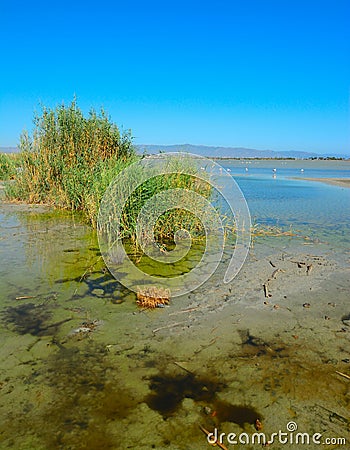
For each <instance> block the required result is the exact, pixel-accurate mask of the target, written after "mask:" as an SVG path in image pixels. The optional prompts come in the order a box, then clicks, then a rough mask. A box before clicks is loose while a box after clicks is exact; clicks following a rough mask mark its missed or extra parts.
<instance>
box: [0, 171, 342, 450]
mask: <svg viewBox="0 0 350 450" xmlns="http://www.w3.org/2000/svg"><path fill="white" fill-rule="evenodd" d="M287 163H288V164H289V162H287ZM306 163H308V164H309V162H303V165H304V169H305V172H306V169H307V170H308V171H311V170H314V171H315V172H314V173H316V172H317V175H315V176H317V177H320V176H321V175H320V172H319V171H320V170H323V172H322V173H323V175H324V176H325V177H330V176H336V177H338V178H339V177H340V176H344V177H348V176H349V173H348V172H347V171H344V168H341V165H340V166H337V165H336V164H335V165H332V168H331V169H330V172H327V174H326V173H325V170H326V169H325V168H324V166H322V167H321V168H320V167H318V164H319V163H318V162H315V164H316V166H315V167H313V166H311V165H309V166H306ZM235 164H236V163H233V164H232V166H231V170H232V172H233V171H234V170H233V169H234V167H235ZM262 164H263V166H264V167H263V168H262V169H261V172H259V170H258V169H257V172H258V173H255V174H254V175H253V174H249V176H246V175H245V174H243V176H242V177H237V182H238V183H239V185H240V187H241V189H242V191H243V192H244V194H245V195H246V197H247V201H248V204H249V207H250V209H251V211H252V215H253V217H255V218H256V220H257V221H259V222H261V223H265V224H271V225H278V226H282V227H287V228H288V227H289V226H290V225H292V226H293V228H295V227H296V228H298V229H300V230H301V235H306V234H307V235H309V236H310V235H311V236H312V239H313V240H312V241H310V240H305V239H303V238H289V237H286V238H274V237H269V238H264V239H258V240H257V241H256V242H255V246H254V248H253V249H252V251H251V253H250V255H249V258H248V260H247V263H246V265H245V266H244V267H243V269H242V271H241V273H240V274H239V275H238V277H237V278H236V279H235V280H234V281H233V282H232V283H231V284H229V285H223V283H222V280H221V272H220V270H219V271H218V273H217V274H216V275H214V277H213V278H212V279H211V280H209V281H208V282H207V283H205V285H203V286H202V287H201V288H199V289H197V290H196V291H195V292H194V293H192V294H190V295H188V296H186V297H183V298H181V297H180V298H178V299H176V302H175V301H174V303H173V304H171V307H170V308H164V309H160V310H156V311H152V312H139V311H137V309H136V306H135V300H136V298H135V294H133V293H130V292H129V291H127V290H126V289H124V288H123V287H122V286H121V285H120V284H119V283H118V282H117V281H115V280H114V279H113V278H112V277H111V276H110V275H109V273H108V272H107V271H106V270H105V268H104V265H103V263H102V260H101V256H100V252H99V248H98V245H97V240H96V236H95V234H94V233H93V232H92V231H91V230H90V229H89V228H88V227H87V226H85V225H84V224H82V223H81V221H80V220H79V219H78V218H76V217H73V216H71V215H70V214H62V213H57V212H48V211H46V210H45V209H43V208H35V207H34V208H32V207H26V206H20V205H6V204H2V205H0V230H1V234H0V258H1V259H0V261H1V262H0V292H1V297H0V336H1V349H0V371H1V372H0V397H1V402H0V417H1V420H0V448H3V449H9V448H16V449H33V450H41V449H56V448H57V449H58V448H62V449H85V448H89V449H101V448H104V449H108V448H110V449H127V448H135V449H136V448H137V449H150V448H157V449H203V448H210V446H209V444H207V442H206V439H205V434H204V433H203V432H202V431H201V430H200V429H199V425H202V426H204V428H206V429H208V430H210V431H212V430H214V428H219V429H220V430H221V431H224V432H226V433H228V432H235V433H240V432H243V431H245V432H246V433H248V434H252V433H253V432H254V431H255V428H254V423H255V421H256V419H259V420H260V421H261V422H262V423H263V426H264V430H265V431H266V433H271V432H274V431H278V429H279V428H282V429H283V431H285V427H286V423H287V422H289V421H291V420H294V421H295V422H296V423H297V424H298V426H299V429H300V430H301V431H307V432H310V433H311V432H321V433H323V435H324V436H337V437H345V438H346V439H347V443H348V445H349V442H350V441H349V439H350V417H349V408H350V391H349V382H348V380H346V379H345V378H342V377H341V376H338V375H336V374H335V370H338V371H340V372H342V373H348V374H350V352H349V348H350V346H349V343H350V342H349V339H350V338H349V336H350V328H349V323H350V309H349V307H348V294H349V277H348V272H347V271H346V267H347V265H348V260H349V254H348V245H349V240H348V239H349V192H350V190H349V189H348V190H346V189H342V188H338V187H336V186H328V185H323V184H321V183H312V182H311V183H310V182H306V181H305V182H304V181H298V180H290V179H288V178H286V177H285V176H284V175H282V174H280V171H282V170H283V169H282V166H281V167H280V166H279V165H278V164H282V162H281V163H280V162H276V163H275V164H276V166H277V170H278V172H277V178H276V179H272V177H271V172H270V169H271V166H269V164H271V162H264V163H262ZM293 164H296V162H293ZM337 164H339V163H337ZM224 165H225V164H224ZM227 167H229V165H228V164H227ZM286 170H288V171H292V170H294V168H293V167H292V168H288V169H286ZM334 171H337V175H330V173H333V172H334ZM341 171H343V172H341ZM249 172H250V173H251V172H253V166H252V165H250V166H249ZM340 172H341V173H342V175H339V173H340ZM286 176H287V175H286ZM288 176H294V175H293V174H290V173H289V172H288ZM305 176H310V174H309V173H307V174H306V173H305ZM325 200H327V201H325ZM305 244H307V245H305ZM310 244H311V245H310ZM272 264H273V265H274V266H275V267H272ZM307 264H312V266H313V271H312V272H311V274H310V275H307V274H306V268H305V267H306V265H307ZM299 266H300V267H299ZM276 267H278V268H281V272H280V273H278V274H277V276H276V279H273V281H272V282H271V292H272V297H271V298H268V299H266V298H265V297H264V295H263V290H262V284H263V283H264V282H266V279H267V278H268V277H271V273H272V272H273V271H274V270H275V268H276ZM329 277H330V278H329ZM329 280H330V281H329ZM306 303H307V304H310V307H304V306H303V304H306ZM326 318H327V319H326ZM226 445H227V448H233V446H231V445H229V444H227V441H226ZM235 448H242V449H243V448H256V445H243V444H241V445H236V446H235ZM273 448H279V447H278V445H275V446H274V447H273ZM283 448H299V447H298V446H295V445H293V444H289V445H284V446H283ZM309 448H319V446H314V447H313V446H312V445H310V446H309ZM331 448H336V447H334V446H333V447H331ZM340 448H346V446H344V445H343V446H341V447H340Z"/></svg>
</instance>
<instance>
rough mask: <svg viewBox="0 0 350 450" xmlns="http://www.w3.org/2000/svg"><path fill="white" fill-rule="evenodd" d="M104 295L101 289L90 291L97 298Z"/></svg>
mask: <svg viewBox="0 0 350 450" xmlns="http://www.w3.org/2000/svg"><path fill="white" fill-rule="evenodd" d="M104 293H105V291H104V290H103V289H93V290H92V291H91V294H92V295H98V296H100V295H104Z"/></svg>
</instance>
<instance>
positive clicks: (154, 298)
mask: <svg viewBox="0 0 350 450" xmlns="http://www.w3.org/2000/svg"><path fill="white" fill-rule="evenodd" d="M136 303H137V305H138V306H139V307H140V308H144V309H154V308H164V307H165V306H167V305H169V303H170V291H169V290H168V289H163V288H158V287H156V286H151V287H147V288H145V289H140V290H139V291H138V292H137V300H136Z"/></svg>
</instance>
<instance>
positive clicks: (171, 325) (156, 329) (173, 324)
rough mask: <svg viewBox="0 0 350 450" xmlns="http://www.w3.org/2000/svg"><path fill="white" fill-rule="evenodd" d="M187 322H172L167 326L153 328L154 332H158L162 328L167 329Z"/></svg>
mask: <svg viewBox="0 0 350 450" xmlns="http://www.w3.org/2000/svg"><path fill="white" fill-rule="evenodd" d="M185 323H186V322H176V323H171V324H169V325H166V326H165V327H159V328H155V329H154V330H152V333H157V331H160V330H166V329H169V328H173V327H178V326H179V325H185Z"/></svg>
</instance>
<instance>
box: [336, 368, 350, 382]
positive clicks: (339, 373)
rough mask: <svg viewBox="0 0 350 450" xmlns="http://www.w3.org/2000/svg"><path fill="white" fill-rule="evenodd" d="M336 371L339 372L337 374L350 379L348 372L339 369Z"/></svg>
mask: <svg viewBox="0 0 350 450" xmlns="http://www.w3.org/2000/svg"><path fill="white" fill-rule="evenodd" d="M335 373H337V374H338V375H340V376H341V377H344V378H346V379H347V380H350V376H349V375H347V374H346V373H343V372H338V370H336V371H335Z"/></svg>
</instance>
